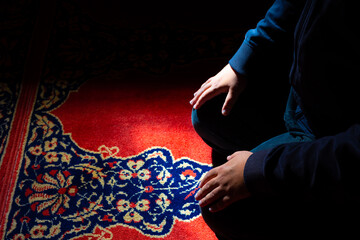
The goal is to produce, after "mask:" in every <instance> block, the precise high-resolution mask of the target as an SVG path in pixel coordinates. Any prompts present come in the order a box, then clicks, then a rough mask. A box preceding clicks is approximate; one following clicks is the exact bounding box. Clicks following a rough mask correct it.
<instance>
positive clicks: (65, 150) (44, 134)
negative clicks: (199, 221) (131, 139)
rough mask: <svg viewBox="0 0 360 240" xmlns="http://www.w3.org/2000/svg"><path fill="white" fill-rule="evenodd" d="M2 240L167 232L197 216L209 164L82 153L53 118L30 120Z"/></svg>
mask: <svg viewBox="0 0 360 240" xmlns="http://www.w3.org/2000/svg"><path fill="white" fill-rule="evenodd" d="M31 127H32V129H33V131H32V134H31V135H30V136H29V139H28V144H27V147H26V155H25V161H24V165H23V166H22V169H21V171H20V174H19V181H18V188H17V190H16V192H15V201H14V204H13V206H12V210H11V213H10V216H11V218H10V219H11V221H9V224H8V231H7V238H9V239H12V238H15V239H16V238H17V237H19V238H20V239H21V237H20V236H24V237H32V238H39V237H45V238H58V239H70V238H72V237H75V236H79V234H85V235H86V234H88V233H89V232H93V231H94V232H96V231H99V226H101V227H102V228H105V227H108V226H114V225H123V226H129V227H132V228H135V229H137V230H138V231H140V232H141V233H143V234H145V235H151V236H154V235H155V236H164V235H166V234H168V233H169V232H170V231H171V229H172V227H173V225H174V221H175V219H178V220H191V219H193V218H195V217H197V216H199V214H200V212H199V208H198V205H197V203H196V201H195V199H194V194H195V192H196V190H197V186H198V182H199V180H200V178H201V177H202V176H203V174H205V173H206V172H207V171H208V170H209V168H210V167H209V166H208V165H205V164H200V163H198V162H195V161H193V160H190V159H187V158H181V159H178V160H176V161H175V159H174V158H173V156H172V155H171V152H170V151H169V150H167V149H165V148H161V147H153V148H150V149H147V150H145V151H144V152H142V153H140V154H138V155H136V156H131V157H127V158H121V157H117V156H115V155H116V153H117V151H116V147H115V148H114V147H113V148H109V147H106V146H101V147H99V152H89V151H86V150H84V149H80V148H79V147H77V146H76V144H74V143H73V142H72V140H71V138H70V137H69V136H68V135H66V134H64V133H63V131H62V128H61V124H60V122H59V121H58V119H57V118H56V117H55V116H53V115H51V114H43V115H38V114H35V115H34V116H33V121H32V124H31Z"/></svg>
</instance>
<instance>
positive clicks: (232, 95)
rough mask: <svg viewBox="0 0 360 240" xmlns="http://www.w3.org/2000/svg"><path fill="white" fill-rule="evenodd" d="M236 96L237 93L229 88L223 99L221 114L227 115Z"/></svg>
mask: <svg viewBox="0 0 360 240" xmlns="http://www.w3.org/2000/svg"><path fill="white" fill-rule="evenodd" d="M237 98H238V93H236V92H235V91H234V90H233V89H231V88H230V89H229V92H228V94H227V95H226V98H225V101H224V105H223V108H222V114H223V115H224V116H227V115H229V113H230V111H231V109H232V108H233V106H234V104H235V102H236V100H237Z"/></svg>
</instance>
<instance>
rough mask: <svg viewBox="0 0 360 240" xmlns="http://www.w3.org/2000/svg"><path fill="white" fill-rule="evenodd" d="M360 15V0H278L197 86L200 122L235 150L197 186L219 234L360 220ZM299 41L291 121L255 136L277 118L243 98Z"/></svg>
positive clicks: (324, 229) (343, 226) (246, 235)
mask: <svg viewBox="0 0 360 240" xmlns="http://www.w3.org/2000/svg"><path fill="white" fill-rule="evenodd" d="M359 24H360V22H359V19H358V14H357V9H356V6H355V5H354V3H353V2H351V1H347V0H307V1H306V0H276V1H275V2H274V4H273V5H272V6H271V8H270V9H269V10H268V12H267V14H266V16H265V18H264V19H263V20H261V21H260V22H259V23H258V25H257V26H256V28H255V29H252V30H250V31H248V32H247V34H246V36H245V40H244V42H243V43H242V45H241V47H240V48H239V50H238V51H237V52H236V54H235V55H234V56H233V57H232V59H231V60H230V61H229V64H228V65H226V66H225V68H223V70H221V71H220V72H219V73H218V74H217V75H216V76H214V77H212V78H210V79H209V80H208V81H206V82H205V83H204V84H203V85H202V86H201V87H200V89H199V90H198V91H197V92H195V94H194V98H193V99H192V100H191V101H190V103H191V104H192V106H193V108H194V110H193V115H192V120H193V125H194V127H195V129H196V131H197V132H198V134H199V135H200V136H201V137H202V138H203V139H204V141H205V142H207V143H208V144H209V145H210V146H211V147H212V148H213V149H214V153H215V154H216V156H225V157H226V156H227V157H226V158H227V160H223V161H222V162H221V160H220V164H217V163H214V166H215V167H214V168H213V169H212V170H211V171H210V172H209V173H208V174H207V175H206V176H205V177H204V179H203V180H202V182H201V184H200V190H199V192H198V193H197V195H196V199H197V200H199V205H200V206H201V207H202V212H203V216H204V219H205V221H206V222H207V223H208V225H209V226H210V227H211V228H212V229H213V230H214V231H215V233H216V234H217V236H219V238H221V239H222V238H224V239H258V238H260V239H261V238H262V237H263V238H265V239H269V238H270V237H276V238H278V239H279V238H282V237H288V238H289V239H294V238H295V237H296V236H299V234H300V232H301V233H302V234H301V235H302V237H306V239H309V238H311V236H317V237H319V236H320V237H321V236H325V235H327V236H332V237H334V234H339V235H340V236H344V235H346V234H349V233H350V232H351V231H352V230H355V228H352V225H349V224H350V222H353V223H354V222H355V223H357V224H358V223H360V221H359V220H358V219H354V218H353V220H351V221H349V222H348V221H345V219H346V220H349V219H351V216H352V215H350V216H349V215H346V214H349V213H350V212H351V213H355V211H357V210H358V204H359V203H360V202H359V201H358V199H359V198H358V197H359V195H360V194H359V183H360V180H359V174H358V169H360V168H359V167H360V95H359V94H358V89H359V88H358V83H357V82H359V80H360V78H359V76H358V69H360V68H359V67H360V64H359V60H360V58H359V57H360V48H359V33H358V30H359V29H360V28H359ZM289 43H290V44H289ZM291 45H292V47H290V48H289V46H291ZM289 49H291V52H292V56H293V57H292V66H291V69H290V71H289V72H290V74H289V76H290V85H291V90H290V95H289V98H288V102H287V106H286V111H285V114H284V119H285V125H286V130H287V131H286V132H285V133H284V134H281V135H278V136H276V137H274V138H270V139H269V140H267V141H265V142H263V143H262V144H260V145H258V146H256V145H253V146H251V145H252V144H253V143H257V142H256V138H257V137H258V138H260V139H263V136H264V135H265V136H267V135H268V134H267V132H269V131H267V130H269V128H272V125H271V124H267V121H266V120H267V117H266V116H265V117H264V116H263V115H262V117H260V118H261V119H260V120H259V118H257V117H256V116H254V114H255V115H256V111H249V112H247V111H244V109H246V108H244V107H243V106H244V105H245V103H244V102H242V101H249V99H251V98H248V97H249V95H250V97H254V94H256V90H255V91H254V90H251V91H250V93H249V92H247V91H248V86H249V85H252V86H253V87H252V88H253V89H256V83H255V84H254V82H253V81H254V79H255V78H252V74H253V73H254V72H256V71H262V68H263V67H264V66H265V65H266V64H267V63H269V64H271V62H272V59H273V58H275V57H277V56H276V53H277V52H279V53H281V54H280V56H284V55H283V54H282V53H283V52H287V51H289ZM285 55H286V54H285ZM264 56H265V57H264ZM264 59H266V60H265V61H264ZM263 82H264V80H263ZM267 84H269V83H267ZM277 84H278V83H273V84H272V85H273V86H275V87H276V86H277ZM254 86H255V87H254ZM269 86H271V84H269ZM271 91H273V89H268V92H271ZM224 94H225V99H224V98H223V97H222V96H223V95H224ZM243 95H247V97H243ZM261 97H262V96H257V99H261ZM262 101H263V102H264V104H266V103H265V102H267V99H263V100H262ZM247 103H249V102H247ZM267 106H268V105H267ZM266 110H267V111H268V109H266ZM220 112H221V114H222V115H223V116H221V114H220ZM259 116H260V115H259ZM248 118H250V119H253V120H254V123H255V124H258V123H259V122H261V123H262V124H258V125H257V126H255V127H254V126H251V120H246V119H248ZM264 126H265V127H264ZM257 129H260V130H258V131H256V130H257ZM252 130H254V131H252ZM270 132H271V131H270ZM264 133H265V134H264ZM254 139H255V140H254ZM251 149H252V150H251ZM249 150H251V151H249ZM218 158H219V157H218ZM220 158H221V157H220ZM346 211H350V212H346ZM345 215H346V216H348V217H346V216H345ZM239 218H240V219H239ZM344 218H345V219H344ZM277 219H278V220H277ZM279 219H280V220H279ZM285 229H286V230H289V231H290V232H291V233H290V234H291V235H286V234H285V232H286V231H285ZM296 231H297V235H296V234H295V235H294V233H295V232H296ZM352 234H353V233H352Z"/></svg>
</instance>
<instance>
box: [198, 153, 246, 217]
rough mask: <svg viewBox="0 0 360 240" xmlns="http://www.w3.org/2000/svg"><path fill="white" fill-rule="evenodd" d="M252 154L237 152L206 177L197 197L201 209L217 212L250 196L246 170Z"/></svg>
mask: <svg viewBox="0 0 360 240" xmlns="http://www.w3.org/2000/svg"><path fill="white" fill-rule="evenodd" d="M251 154H252V152H249V151H238V152H235V153H233V154H232V155H230V156H228V157H227V160H228V161H227V162H226V163H224V164H223V165H221V166H219V167H216V168H213V169H212V170H210V171H209V172H208V173H207V174H206V175H205V177H204V179H203V180H202V182H201V183H200V190H199V192H198V193H197V194H196V196H195V199H196V200H198V201H199V205H200V207H205V206H209V211H210V212H217V211H220V210H222V209H224V208H226V207H227V206H229V205H230V204H232V203H233V202H236V201H238V200H240V199H244V198H247V197H249V196H250V193H249V192H248V190H247V189H246V186H245V182H244V168H245V163H246V161H247V160H248V158H249V157H250V156H251Z"/></svg>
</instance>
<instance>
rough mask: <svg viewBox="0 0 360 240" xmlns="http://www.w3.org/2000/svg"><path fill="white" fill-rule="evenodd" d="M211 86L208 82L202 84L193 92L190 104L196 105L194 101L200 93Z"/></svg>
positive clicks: (196, 100)
mask: <svg viewBox="0 0 360 240" xmlns="http://www.w3.org/2000/svg"><path fill="white" fill-rule="evenodd" d="M210 87H211V84H210V83H207V84H203V85H202V86H201V87H200V88H199V89H198V90H197V91H196V92H195V93H194V98H193V99H192V100H191V101H190V104H191V105H192V106H194V105H196V103H197V102H198V99H199V97H200V96H201V94H202V93H203V92H204V91H206V90H207V89H208V88H210Z"/></svg>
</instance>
